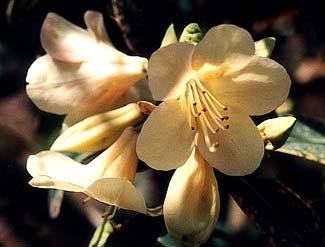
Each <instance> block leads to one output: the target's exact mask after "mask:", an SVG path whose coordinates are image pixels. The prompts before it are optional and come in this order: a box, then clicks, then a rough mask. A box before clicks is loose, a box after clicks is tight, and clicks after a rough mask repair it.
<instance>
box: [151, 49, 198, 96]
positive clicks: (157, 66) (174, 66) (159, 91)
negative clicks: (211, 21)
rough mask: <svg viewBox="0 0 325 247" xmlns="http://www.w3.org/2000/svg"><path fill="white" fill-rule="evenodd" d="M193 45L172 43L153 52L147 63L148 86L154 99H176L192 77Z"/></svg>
mask: <svg viewBox="0 0 325 247" xmlns="http://www.w3.org/2000/svg"><path fill="white" fill-rule="evenodd" d="M193 51H194V46H193V45H191V44H188V43H173V44H170V45H168V46H165V47H162V48H160V49H158V50H157V51H156V52H154V53H153V54H152V55H151V57H150V59H149V63H148V77H149V87H150V89H151V92H152V95H153V97H154V99H155V100H167V99H177V98H178V97H179V96H180V95H181V93H182V92H184V90H185V84H186V83H187V82H188V81H189V80H190V79H191V77H192V72H193V71H192V68H191V57H192V53H193Z"/></svg>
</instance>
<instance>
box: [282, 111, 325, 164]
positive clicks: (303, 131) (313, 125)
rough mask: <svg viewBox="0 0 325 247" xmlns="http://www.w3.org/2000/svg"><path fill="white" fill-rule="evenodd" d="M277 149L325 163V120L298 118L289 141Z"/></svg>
mask: <svg viewBox="0 0 325 247" xmlns="http://www.w3.org/2000/svg"><path fill="white" fill-rule="evenodd" d="M277 151H279V152H282V153H288V154H291V155H295V156H299V157H302V158H305V159H308V160H313V161H316V162H319V163H321V164H325V120H316V119H311V118H303V117H300V118H297V122H296V125H295V127H294V128H293V130H292V133H291V135H290V136H289V138H288V140H287V142H286V143H285V144H284V145H283V146H282V147H281V148H280V149H278V150H277Z"/></svg>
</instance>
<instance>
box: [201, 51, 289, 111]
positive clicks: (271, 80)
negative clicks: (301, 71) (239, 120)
mask: <svg viewBox="0 0 325 247" xmlns="http://www.w3.org/2000/svg"><path fill="white" fill-rule="evenodd" d="M203 83H204V84H205V85H206V86H207V87H208V89H210V90H211V91H212V92H213V94H214V95H215V97H216V98H217V99H218V100H220V102H221V103H222V104H224V105H234V106H236V107H237V108H239V109H241V110H243V111H244V112H246V113H247V114H248V115H263V114H266V113H268V112H270V111H272V110H274V109H275V108H276V107H277V106H279V105H280V104H281V103H283V102H284V100H285V99H286V98H287V97H288V94H289V89H290V85H291V81H290V78H289V75H288V73H287V72H286V70H285V69H284V68H283V67H282V66H281V65H280V64H278V63H277V62H275V61H273V60H271V59H269V58H265V57H260V56H254V57H253V58H252V60H251V61H250V63H249V64H248V65H247V66H246V67H245V68H243V69H241V70H240V71H238V72H236V73H232V74H229V75H227V76H224V77H222V78H218V79H215V80H207V81H204V82H203Z"/></svg>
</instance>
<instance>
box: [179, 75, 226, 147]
mask: <svg viewBox="0 0 325 247" xmlns="http://www.w3.org/2000/svg"><path fill="white" fill-rule="evenodd" d="M185 97H186V100H187V107H188V119H189V124H190V127H191V129H192V130H195V129H196V128H197V129H200V130H201V131H202V135H203V138H204V142H205V144H206V146H207V147H208V149H209V151H210V152H216V151H217V149H218V147H219V143H218V142H217V141H215V142H213V143H211V137H210V135H213V134H216V133H218V132H219V131H220V130H226V129H228V128H229V124H228V125H224V124H222V122H223V121H225V120H228V119H229V116H225V115H223V114H222V113H221V110H224V111H226V110H227V107H225V106H224V105H222V104H221V103H220V102H219V101H218V100H217V99H216V98H215V97H214V96H213V95H212V94H211V93H210V92H209V91H208V90H207V89H206V88H205V87H203V85H202V84H201V82H200V81H198V80H193V79H192V80H190V81H188V82H187V84H186V93H185ZM209 132H211V133H209Z"/></svg>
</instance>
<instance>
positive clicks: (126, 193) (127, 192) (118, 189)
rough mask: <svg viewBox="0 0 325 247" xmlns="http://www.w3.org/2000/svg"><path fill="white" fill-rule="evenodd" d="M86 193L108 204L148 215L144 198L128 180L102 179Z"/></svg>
mask: <svg viewBox="0 0 325 247" xmlns="http://www.w3.org/2000/svg"><path fill="white" fill-rule="evenodd" d="M84 192H85V193H86V194H88V195H89V196H91V197H92V198H94V199H96V200H98V201H101V202H104V203H106V204H109V205H114V206H117V207H120V208H123V209H127V210H133V211H137V212H140V213H143V214H145V213H146V203H145V200H144V198H143V196H142V195H141V194H140V193H139V192H138V191H137V190H136V189H135V187H134V185H133V184H132V183H131V182H130V181H129V180H127V179H121V178H102V179H99V180H96V181H95V182H94V183H93V184H91V185H90V186H89V187H88V188H87V189H86V190H85V191H84Z"/></svg>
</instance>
